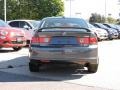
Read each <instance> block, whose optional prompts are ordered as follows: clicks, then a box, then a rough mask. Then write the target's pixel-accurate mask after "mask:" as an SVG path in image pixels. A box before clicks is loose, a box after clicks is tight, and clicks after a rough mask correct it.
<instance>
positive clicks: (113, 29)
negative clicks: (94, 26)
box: [103, 23, 119, 38]
mask: <svg viewBox="0 0 120 90" xmlns="http://www.w3.org/2000/svg"><path fill="white" fill-rule="evenodd" d="M103 25H105V26H106V27H108V28H110V29H111V30H112V31H113V33H114V36H115V38H118V36H119V32H118V30H117V29H116V28H115V27H113V26H112V25H111V24H108V23H104V24H103Z"/></svg>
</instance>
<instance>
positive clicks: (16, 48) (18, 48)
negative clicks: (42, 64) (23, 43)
mask: <svg viewBox="0 0 120 90" xmlns="http://www.w3.org/2000/svg"><path fill="white" fill-rule="evenodd" d="M13 49H14V51H19V50H20V49H22V47H13Z"/></svg>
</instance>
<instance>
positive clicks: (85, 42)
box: [78, 37, 97, 45]
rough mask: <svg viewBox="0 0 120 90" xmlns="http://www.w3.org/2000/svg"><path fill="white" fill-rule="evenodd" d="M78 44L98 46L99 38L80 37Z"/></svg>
mask: <svg viewBox="0 0 120 90" xmlns="http://www.w3.org/2000/svg"><path fill="white" fill-rule="evenodd" d="M78 42H79V43H80V44H81V45H92V44H97V38H96V37H79V38H78Z"/></svg>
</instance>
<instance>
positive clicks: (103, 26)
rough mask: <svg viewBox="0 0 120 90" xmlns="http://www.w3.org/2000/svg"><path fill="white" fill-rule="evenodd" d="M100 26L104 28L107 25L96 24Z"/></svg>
mask: <svg viewBox="0 0 120 90" xmlns="http://www.w3.org/2000/svg"><path fill="white" fill-rule="evenodd" d="M98 25H99V26H100V27H102V28H106V29H107V27H106V26H105V25H103V24H98Z"/></svg>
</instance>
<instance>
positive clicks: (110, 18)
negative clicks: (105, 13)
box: [107, 17, 117, 23]
mask: <svg viewBox="0 0 120 90" xmlns="http://www.w3.org/2000/svg"><path fill="white" fill-rule="evenodd" d="M107 22H108V23H117V20H116V19H114V18H112V17H107Z"/></svg>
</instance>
